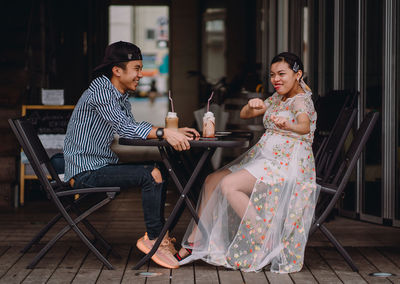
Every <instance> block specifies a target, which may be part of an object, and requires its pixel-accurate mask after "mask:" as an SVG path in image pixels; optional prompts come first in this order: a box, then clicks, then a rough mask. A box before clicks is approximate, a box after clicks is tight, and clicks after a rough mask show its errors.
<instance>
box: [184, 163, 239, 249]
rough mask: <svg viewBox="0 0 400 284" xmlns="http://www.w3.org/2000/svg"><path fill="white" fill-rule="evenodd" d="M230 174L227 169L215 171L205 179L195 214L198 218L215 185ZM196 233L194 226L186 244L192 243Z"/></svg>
mask: <svg viewBox="0 0 400 284" xmlns="http://www.w3.org/2000/svg"><path fill="white" fill-rule="evenodd" d="M231 173H232V172H231V171H230V170H228V169H224V170H220V171H216V172H214V173H212V174H209V175H208V176H207V178H206V180H205V181H204V189H203V192H202V195H201V200H200V206H199V210H198V212H197V214H198V215H199V217H201V213H202V211H203V208H204V207H205V206H206V204H207V203H208V200H209V199H210V197H211V195H212V194H213V192H214V190H215V188H216V187H217V185H218V184H219V183H220V182H221V180H222V179H223V178H224V177H225V176H227V175H229V174H231ZM196 231H197V225H195V226H194V227H193V231H192V233H191V234H190V236H189V237H188V242H193V238H194V236H195V234H196Z"/></svg>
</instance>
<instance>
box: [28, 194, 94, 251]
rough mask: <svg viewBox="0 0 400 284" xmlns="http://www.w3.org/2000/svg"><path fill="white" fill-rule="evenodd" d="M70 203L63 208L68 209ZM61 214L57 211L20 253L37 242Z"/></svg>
mask: <svg viewBox="0 0 400 284" xmlns="http://www.w3.org/2000/svg"><path fill="white" fill-rule="evenodd" d="M85 197H86V196H83V197H81V198H80V199H78V200H76V201H75V205H77V204H79V203H80V202H81V201H82V200H83V199H85ZM75 207H76V206H75ZM70 208H71V205H68V206H67V207H65V210H66V211H68V210H70ZM61 217H62V214H61V213H58V214H57V215H56V216H55V217H54V218H53V219H51V220H50V222H48V223H47V225H46V226H44V227H43V228H42V229H41V230H40V231H39V233H37V234H36V236H34V237H33V238H32V240H31V241H30V242H29V243H28V244H27V245H26V246H25V247H24V248H23V249H22V250H21V253H26V252H27V251H28V250H29V249H30V248H31V247H32V246H33V245H34V244H36V243H38V242H39V241H40V240H41V239H42V238H43V237H44V235H46V233H47V232H48V231H49V230H50V229H51V228H52V227H53V226H54V225H55V224H56V223H57V222H58V221H59V220H60V219H61Z"/></svg>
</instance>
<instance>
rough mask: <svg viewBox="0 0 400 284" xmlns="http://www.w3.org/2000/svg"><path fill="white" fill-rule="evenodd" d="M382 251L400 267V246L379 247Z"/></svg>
mask: <svg viewBox="0 0 400 284" xmlns="http://www.w3.org/2000/svg"><path fill="white" fill-rule="evenodd" d="M377 249H378V251H379V252H380V253H382V254H383V255H384V256H386V257H387V258H389V259H390V260H391V261H392V262H393V263H394V264H396V265H397V267H400V248H388V247H384V248H377Z"/></svg>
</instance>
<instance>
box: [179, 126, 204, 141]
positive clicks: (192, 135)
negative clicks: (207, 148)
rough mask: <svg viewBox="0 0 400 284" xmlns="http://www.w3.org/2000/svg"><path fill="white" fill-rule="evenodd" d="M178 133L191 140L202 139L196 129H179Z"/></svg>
mask: <svg viewBox="0 0 400 284" xmlns="http://www.w3.org/2000/svg"><path fill="white" fill-rule="evenodd" d="M178 131H179V132H180V133H182V134H183V135H185V136H186V137H187V138H188V139H189V140H193V139H198V138H199V137H200V134H199V132H197V130H196V129H194V128H189V127H182V128H178Z"/></svg>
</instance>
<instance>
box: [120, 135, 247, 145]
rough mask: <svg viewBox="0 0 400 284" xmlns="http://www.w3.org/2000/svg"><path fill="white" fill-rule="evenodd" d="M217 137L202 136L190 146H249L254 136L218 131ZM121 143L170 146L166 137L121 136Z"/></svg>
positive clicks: (191, 142)
mask: <svg viewBox="0 0 400 284" xmlns="http://www.w3.org/2000/svg"><path fill="white" fill-rule="evenodd" d="M215 136H216V137H215V138H202V137H200V139H196V140H190V141H189V143H190V146H191V147H194V148H207V147H213V148H216V147H222V148H247V147H248V146H249V143H250V140H251V139H252V137H253V134H252V133H251V132H231V131H226V132H216V133H215ZM119 144H121V145H131V146H169V144H168V142H167V141H166V140H164V139H162V140H159V139H130V138H122V137H121V138H119Z"/></svg>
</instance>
